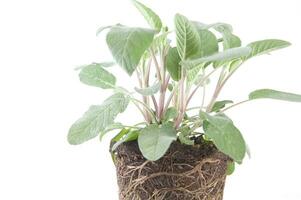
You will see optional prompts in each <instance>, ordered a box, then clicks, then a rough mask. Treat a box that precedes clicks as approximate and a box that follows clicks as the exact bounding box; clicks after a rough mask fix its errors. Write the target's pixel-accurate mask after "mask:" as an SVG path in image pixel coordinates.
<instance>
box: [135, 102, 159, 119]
mask: <svg viewBox="0 0 301 200" xmlns="http://www.w3.org/2000/svg"><path fill="white" fill-rule="evenodd" d="M130 100H132V102H133V103H134V104H135V103H140V104H141V105H142V106H143V107H144V108H145V109H146V110H147V111H148V113H149V114H150V115H151V116H152V118H153V120H154V121H156V122H157V123H158V121H157V119H156V116H155V114H154V112H153V111H152V110H151V109H150V108H149V106H148V105H147V104H145V103H144V102H142V101H140V100H138V99H135V98H133V97H130ZM138 107H139V108H140V106H138ZM140 109H141V108H140Z"/></svg>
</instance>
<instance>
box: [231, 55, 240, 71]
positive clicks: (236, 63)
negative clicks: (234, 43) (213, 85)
mask: <svg viewBox="0 0 301 200" xmlns="http://www.w3.org/2000/svg"><path fill="white" fill-rule="evenodd" d="M242 63H243V60H242V59H241V58H239V59H236V60H233V61H232V62H230V64H229V72H233V71H235V70H236V69H237V68H238V67H239V66H240V65H241V64H242Z"/></svg>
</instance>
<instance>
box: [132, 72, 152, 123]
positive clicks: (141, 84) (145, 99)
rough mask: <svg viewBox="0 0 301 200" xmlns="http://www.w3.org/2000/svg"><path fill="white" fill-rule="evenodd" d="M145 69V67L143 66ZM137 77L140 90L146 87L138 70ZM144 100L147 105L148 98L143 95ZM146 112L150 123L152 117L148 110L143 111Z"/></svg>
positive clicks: (145, 114)
mask: <svg viewBox="0 0 301 200" xmlns="http://www.w3.org/2000/svg"><path fill="white" fill-rule="evenodd" d="M143 67H144V66H143ZM136 75H137V79H138V81H139V85H140V88H144V85H145V84H143V82H142V77H141V74H140V73H139V71H138V70H136ZM144 80H145V79H144ZM142 99H143V102H144V103H145V104H146V105H147V104H148V99H147V97H146V96H143V95H142ZM143 110H144V116H145V118H146V119H145V120H146V121H147V122H148V123H150V121H151V119H150V115H149V113H148V112H147V111H146V108H144V109H143Z"/></svg>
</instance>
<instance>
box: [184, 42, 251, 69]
mask: <svg viewBox="0 0 301 200" xmlns="http://www.w3.org/2000/svg"><path fill="white" fill-rule="evenodd" d="M251 51H252V49H251V48H250V47H237V48H232V49H228V50H225V51H223V52H219V53H216V54H213V55H211V56H207V57H202V58H197V59H193V60H186V61H183V62H182V64H183V65H185V66H188V68H190V69H192V68H194V67H195V66H198V65H199V64H202V63H208V62H227V61H231V60H235V59H238V58H242V57H244V56H248V55H249V54H250V53H251Z"/></svg>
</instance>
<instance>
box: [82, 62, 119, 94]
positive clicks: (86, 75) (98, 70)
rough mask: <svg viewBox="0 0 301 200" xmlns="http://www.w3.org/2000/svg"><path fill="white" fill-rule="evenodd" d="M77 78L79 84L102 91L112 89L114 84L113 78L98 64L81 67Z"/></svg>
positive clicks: (114, 79)
mask: <svg viewBox="0 0 301 200" xmlns="http://www.w3.org/2000/svg"><path fill="white" fill-rule="evenodd" d="M79 78H80V81H81V82H83V83H85V84H87V85H91V86H95V87H100V88H102V89H109V88H114V87H115V84H116V78H115V76H114V75H113V74H111V73H110V72H108V71H107V70H105V69H104V68H103V67H102V65H101V64H99V63H93V64H90V65H86V66H84V67H82V69H81V71H80V73H79Z"/></svg>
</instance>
